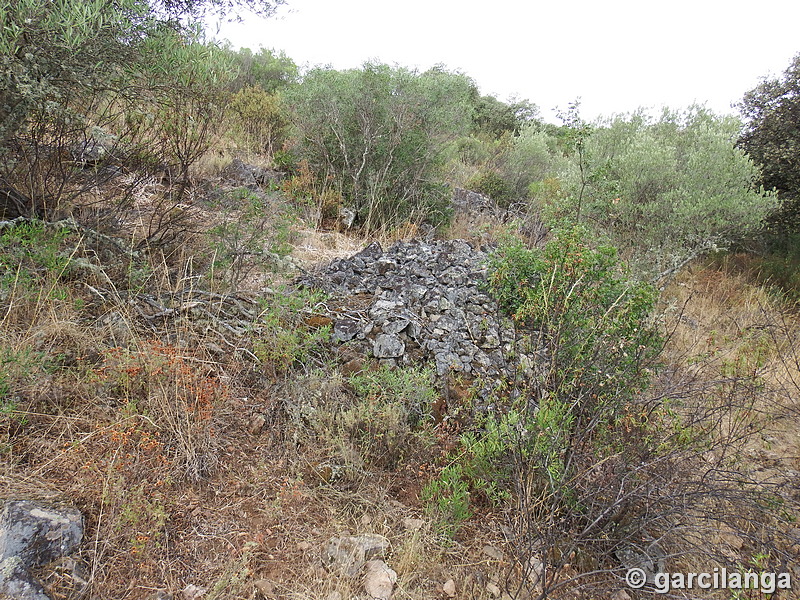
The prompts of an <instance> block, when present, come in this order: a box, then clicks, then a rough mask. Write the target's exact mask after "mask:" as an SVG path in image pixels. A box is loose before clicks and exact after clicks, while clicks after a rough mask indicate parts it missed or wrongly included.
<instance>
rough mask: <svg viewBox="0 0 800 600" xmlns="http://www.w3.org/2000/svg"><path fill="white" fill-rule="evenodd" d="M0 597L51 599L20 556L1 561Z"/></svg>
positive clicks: (36, 599) (30, 599)
mask: <svg viewBox="0 0 800 600" xmlns="http://www.w3.org/2000/svg"><path fill="white" fill-rule="evenodd" d="M0 598H9V599H13V600H50V597H49V596H48V595H47V594H46V593H45V591H44V588H43V587H42V586H41V585H40V584H39V582H38V581H36V580H35V579H34V578H33V576H32V575H31V574H30V573H28V569H27V568H26V567H25V565H24V564H23V562H22V559H21V558H19V557H18V556H12V557H9V558H6V559H5V560H3V561H0Z"/></svg>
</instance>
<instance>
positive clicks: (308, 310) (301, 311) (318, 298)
mask: <svg viewBox="0 0 800 600" xmlns="http://www.w3.org/2000/svg"><path fill="white" fill-rule="evenodd" d="M323 300H324V296H323V295H322V294H320V293H318V292H311V291H307V290H291V291H289V290H286V289H285V288H284V289H278V290H276V293H275V294H273V295H272V296H271V297H270V298H264V299H262V300H261V302H260V303H261V308H262V310H261V314H260V315H259V317H258V319H257V320H256V322H255V323H254V324H253V329H254V331H255V332H257V333H256V340H255V342H254V343H253V353H254V354H255V356H256V357H257V358H258V359H259V361H261V363H262V365H263V366H264V368H266V369H267V370H268V371H269V372H270V374H271V375H272V376H278V375H281V374H284V373H286V371H288V370H289V369H290V368H291V367H293V366H296V365H301V364H309V363H310V362H311V358H312V357H313V356H314V355H315V354H317V353H319V352H320V351H321V350H322V348H323V347H324V344H325V342H327V341H328V340H329V338H330V325H324V326H321V327H317V326H316V325H314V323H313V319H311V318H310V317H311V315H313V309H314V307H315V306H317V305H319V304H320V303H321V302H322V301H323Z"/></svg>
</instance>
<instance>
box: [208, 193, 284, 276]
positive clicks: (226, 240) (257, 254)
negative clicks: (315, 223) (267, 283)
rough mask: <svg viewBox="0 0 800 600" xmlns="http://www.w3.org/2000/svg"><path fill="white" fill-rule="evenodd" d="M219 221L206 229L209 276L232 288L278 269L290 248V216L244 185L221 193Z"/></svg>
mask: <svg viewBox="0 0 800 600" xmlns="http://www.w3.org/2000/svg"><path fill="white" fill-rule="evenodd" d="M219 205H220V207H222V208H223V212H222V215H221V222H220V223H219V224H218V225H215V226H214V227H212V228H210V229H209V230H208V233H207V236H208V240H209V245H210V248H211V250H212V252H213V258H212V261H211V269H210V277H211V278H212V279H213V280H215V281H221V282H223V283H224V284H225V285H227V286H229V287H231V288H234V289H235V288H236V287H237V286H238V285H240V284H241V283H242V282H243V281H244V280H246V279H247V278H248V277H250V276H252V275H254V274H256V273H257V274H259V275H261V276H262V277H263V276H265V275H266V274H267V273H269V272H275V271H276V270H278V268H279V262H280V259H281V258H283V257H285V256H286V255H288V254H289V253H290V252H291V250H292V246H291V243H290V242H291V239H292V225H293V219H292V218H291V216H290V215H289V214H287V213H284V212H280V211H276V210H273V209H270V207H269V200H268V199H266V198H264V197H262V196H260V195H258V194H256V193H255V192H252V191H251V190H249V189H247V188H238V189H235V190H233V191H231V192H228V193H227V194H225V195H224V197H223V199H222V201H221V202H220V203H219Z"/></svg>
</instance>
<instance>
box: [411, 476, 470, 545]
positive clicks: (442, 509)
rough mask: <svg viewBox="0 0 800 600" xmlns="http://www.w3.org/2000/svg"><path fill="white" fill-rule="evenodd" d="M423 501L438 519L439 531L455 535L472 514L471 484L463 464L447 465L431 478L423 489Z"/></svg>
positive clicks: (427, 510) (428, 511) (431, 513)
mask: <svg viewBox="0 0 800 600" xmlns="http://www.w3.org/2000/svg"><path fill="white" fill-rule="evenodd" d="M422 502H423V504H424V505H425V511H426V512H427V513H428V514H429V515H431V516H432V517H435V518H436V519H437V525H438V529H439V531H440V532H441V533H443V534H445V535H447V536H449V537H453V536H454V535H455V534H456V532H457V531H458V530H459V529H460V528H461V526H462V525H463V524H464V522H465V521H467V520H468V519H469V518H470V517H471V516H472V510H471V509H470V494H469V484H468V483H467V482H466V480H465V478H464V472H463V468H462V467H461V465H459V464H453V465H450V466H447V467H445V468H443V469H442V470H441V471H440V472H439V475H438V476H437V477H435V478H434V479H431V481H430V482H428V484H427V485H426V486H425V487H424V488H423V489H422Z"/></svg>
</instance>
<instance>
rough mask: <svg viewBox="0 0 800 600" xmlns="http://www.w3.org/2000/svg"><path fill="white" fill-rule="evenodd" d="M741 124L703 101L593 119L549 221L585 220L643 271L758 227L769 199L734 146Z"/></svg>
mask: <svg viewBox="0 0 800 600" xmlns="http://www.w3.org/2000/svg"><path fill="white" fill-rule="evenodd" d="M740 127H741V125H740V123H739V121H738V120H737V119H735V118H731V117H718V116H716V115H714V114H712V113H711V112H709V111H707V110H705V109H703V108H701V107H692V108H690V109H689V110H687V111H684V112H679V111H669V110H666V111H664V113H663V114H662V116H661V118H660V119H658V120H653V119H651V118H649V117H647V116H646V115H644V114H643V113H635V114H633V115H628V116H622V117H617V118H615V119H614V120H612V121H610V122H605V123H599V124H598V125H596V126H594V127H592V128H591V130H589V131H588V132H587V134H586V135H584V136H583V137H582V138H581V144H580V146H579V147H578V150H573V157H574V158H573V162H574V165H573V167H572V169H571V174H568V175H566V176H565V177H564V184H565V187H566V190H567V197H566V199H565V200H564V201H560V200H558V201H556V202H554V203H553V204H551V206H550V207H549V209H550V213H549V214H550V217H551V219H555V220H556V221H559V220H561V221H566V222H568V223H574V222H575V220H576V219H577V218H580V219H581V222H584V223H588V224H590V225H591V226H592V228H593V229H594V230H595V231H597V232H598V233H600V235H601V236H602V237H605V238H606V239H608V240H610V241H611V242H612V243H613V244H614V245H615V246H617V247H619V248H620V250H622V251H623V252H624V254H625V255H626V257H627V258H628V259H629V260H630V261H631V262H632V263H634V264H635V265H636V267H637V268H638V270H639V271H640V272H641V273H643V274H647V275H648V276H651V277H658V276H660V275H664V274H669V273H672V272H674V270H675V269H677V268H678V267H679V266H681V265H682V264H685V263H686V262H687V261H688V260H691V258H693V257H695V256H698V255H700V254H702V253H704V252H706V251H708V250H711V249H713V248H724V247H725V246H727V245H728V244H730V243H731V242H732V241H733V240H735V239H737V238H739V237H742V236H744V235H746V234H747V233H749V232H752V231H753V230H756V229H758V228H759V227H760V226H761V225H762V224H763V222H764V219H765V218H766V217H767V216H768V215H769V214H770V213H771V211H772V210H773V208H774V206H775V199H774V197H773V196H771V195H770V194H765V193H764V191H763V189H761V188H760V187H759V185H758V180H759V169H758V167H757V166H756V165H755V164H754V162H753V161H752V160H751V159H750V158H749V157H748V156H747V155H746V154H745V152H744V151H743V150H742V149H740V148H737V147H736V146H735V141H736V138H737V136H738V133H739V131H740Z"/></svg>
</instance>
